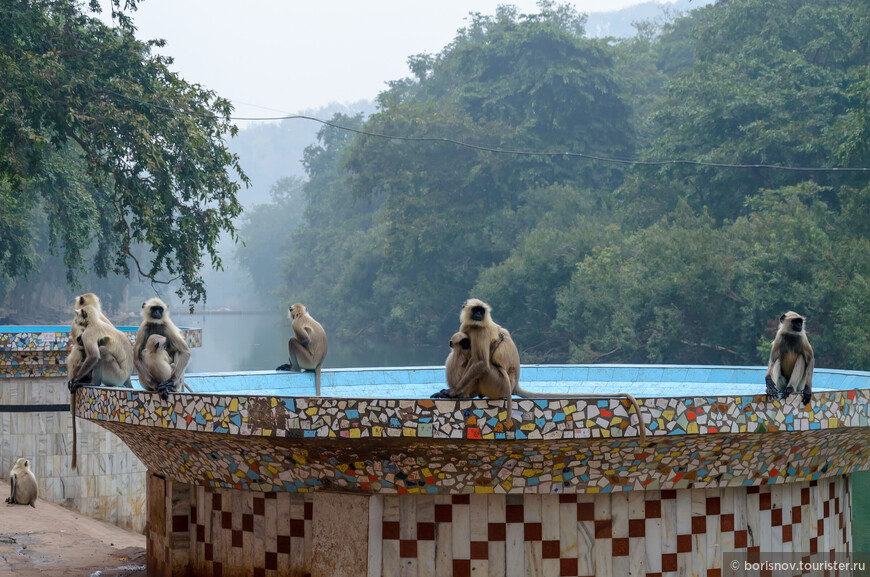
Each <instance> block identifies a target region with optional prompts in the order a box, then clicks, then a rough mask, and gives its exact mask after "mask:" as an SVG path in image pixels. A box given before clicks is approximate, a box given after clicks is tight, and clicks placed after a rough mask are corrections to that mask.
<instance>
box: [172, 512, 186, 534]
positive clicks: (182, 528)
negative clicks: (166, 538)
mask: <svg viewBox="0 0 870 577" xmlns="http://www.w3.org/2000/svg"><path fill="white" fill-rule="evenodd" d="M188 528H189V527H188V517H187V515H173V516H172V532H173V533H187V531H188Z"/></svg>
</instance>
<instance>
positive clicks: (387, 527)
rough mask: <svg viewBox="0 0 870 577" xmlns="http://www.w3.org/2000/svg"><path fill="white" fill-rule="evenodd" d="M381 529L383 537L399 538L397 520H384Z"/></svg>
mask: <svg viewBox="0 0 870 577" xmlns="http://www.w3.org/2000/svg"><path fill="white" fill-rule="evenodd" d="M381 531H382V533H383V538H384V539H398V538H399V522H398V521H384V522H383V523H382V525H381Z"/></svg>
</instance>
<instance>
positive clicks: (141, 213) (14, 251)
mask: <svg viewBox="0 0 870 577" xmlns="http://www.w3.org/2000/svg"><path fill="white" fill-rule="evenodd" d="M126 7H128V8H125V9H128V10H129V9H135V2H128V3H126ZM99 9H100V8H99V3H98V2H97V1H96V0H92V1H91V3H90V10H91V11H99ZM112 9H113V16H114V22H115V23H116V25H115V26H107V25H106V24H104V23H103V22H101V21H100V20H99V19H97V18H95V17H93V16H92V15H90V14H88V13H85V11H84V9H83V8H82V7H81V5H80V4H79V3H78V2H76V1H74V0H29V1H20V0H0V200H2V202H0V271H2V272H3V274H4V275H5V276H7V277H20V276H24V275H27V273H28V272H30V271H31V270H32V269H33V266H34V263H35V259H36V248H35V247H36V243H35V238H34V237H35V235H36V234H41V233H39V232H38V231H37V222H38V220H39V218H40V216H39V215H40V214H43V215H45V217H46V219H47V223H46V225H47V229H48V234H49V235H50V241H51V246H52V248H54V249H57V250H62V252H63V256H64V262H65V264H66V267H67V272H68V280H69V281H70V282H74V281H75V279H76V278H77V277H78V275H80V274H81V273H82V272H84V271H85V270H86V269H87V268H88V267H87V262H88V260H92V268H93V269H94V270H95V271H96V272H97V273H98V274H100V275H105V274H107V273H108V272H110V271H113V272H116V273H121V274H125V275H129V273H130V270H131V267H132V268H133V269H134V270H135V272H137V273H138V274H140V275H143V276H145V277H148V278H149V279H152V280H154V281H158V282H168V281H170V280H174V279H177V280H178V281H179V282H180V284H179V287H180V288H178V290H177V292H178V294H179V295H184V296H186V297H188V298H189V300H190V301H191V302H195V301H198V300H201V299H202V298H203V297H204V296H205V287H204V286H203V282H202V277H201V276H200V270H201V268H202V266H203V259H204V257H205V255H206V254H208V256H209V258H210V263H211V265H212V266H216V267H219V266H221V260H220V256H219V255H218V254H217V252H216V250H215V246H216V243H217V240H218V238H219V235H220V234H221V233H222V232H226V233H229V234H233V233H234V226H233V219H234V218H235V217H237V216H238V215H239V214H240V212H241V207H240V205H239V202H238V200H237V198H236V192H237V191H238V190H239V188H240V187H241V186H242V184H245V183H246V182H247V178H246V176H245V174H244V172H243V171H242V169H241V167H240V166H239V163H238V157H237V156H236V155H234V154H232V153H230V152H229V151H228V149H227V147H226V142H225V137H226V136H227V135H234V134H235V133H236V128H235V126H233V125H232V123H231V119H230V114H231V112H232V106H231V105H230V103H229V102H228V101H227V100H225V99H222V98H220V97H218V96H217V95H216V94H215V93H214V92H213V91H210V90H207V89H205V88H203V87H202V86H199V85H197V84H193V83H189V82H187V81H185V80H184V79H182V78H180V77H179V76H178V75H177V74H175V73H173V72H172V71H170V69H169V65H170V64H171V62H172V61H171V59H170V58H168V57H165V56H161V55H158V54H155V53H153V52H152V49H153V48H155V47H159V46H162V42H161V41H159V40H153V41H148V42H141V41H139V40H137V39H136V38H135V36H134V32H135V28H134V27H133V24H132V20H131V19H130V17H129V14H128V13H127V12H125V11H124V10H122V7H121V5H120V0H114V1H113V4H112ZM43 232H44V231H43ZM143 260H144V261H147V262H143Z"/></svg>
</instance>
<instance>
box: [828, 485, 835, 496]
mask: <svg viewBox="0 0 870 577" xmlns="http://www.w3.org/2000/svg"><path fill="white" fill-rule="evenodd" d="M833 498H834V484H833V483H831V484H830V485H828V499H833Z"/></svg>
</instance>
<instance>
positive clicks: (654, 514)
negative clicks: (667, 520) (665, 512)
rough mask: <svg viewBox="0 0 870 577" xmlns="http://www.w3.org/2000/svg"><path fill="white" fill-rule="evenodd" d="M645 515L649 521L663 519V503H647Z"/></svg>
mask: <svg viewBox="0 0 870 577" xmlns="http://www.w3.org/2000/svg"><path fill="white" fill-rule="evenodd" d="M643 515H644V517H645V518H647V519H661V517H662V502H661V501H646V502H645V504H644V512H643Z"/></svg>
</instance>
